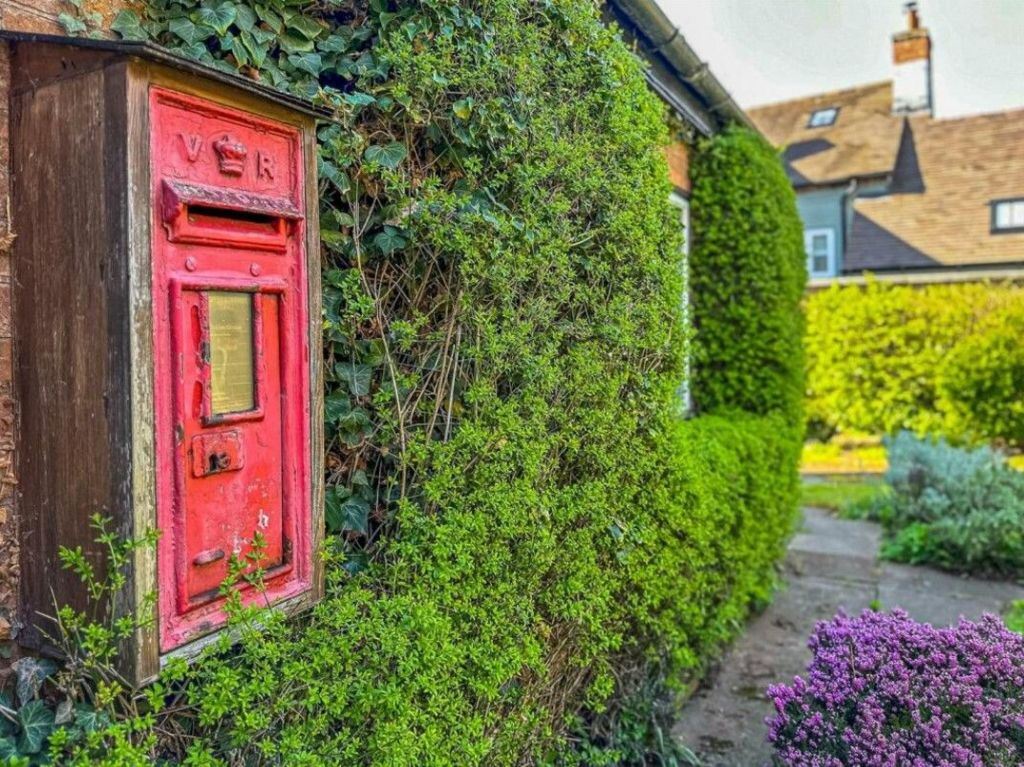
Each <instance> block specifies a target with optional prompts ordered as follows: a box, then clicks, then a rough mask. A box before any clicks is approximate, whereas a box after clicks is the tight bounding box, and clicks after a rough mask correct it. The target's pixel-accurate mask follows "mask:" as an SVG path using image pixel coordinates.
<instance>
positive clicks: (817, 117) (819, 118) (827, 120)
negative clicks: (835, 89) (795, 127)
mask: <svg viewBox="0 0 1024 767" xmlns="http://www.w3.org/2000/svg"><path fill="white" fill-rule="evenodd" d="M838 114H839V107H829V108H828V109H816V110H815V111H813V112H811V119H810V120H808V121H807V127H808V128H825V127H827V126H829V125H832V124H834V123H835V121H836V116H837V115H838Z"/></svg>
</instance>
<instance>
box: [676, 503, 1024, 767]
mask: <svg viewBox="0 0 1024 767" xmlns="http://www.w3.org/2000/svg"><path fill="white" fill-rule="evenodd" d="M879 534H880V531H879V528H878V526H877V525H875V524H873V523H870V522H851V521H847V520H842V519H838V518H836V517H833V516H831V515H830V514H828V513H827V512H824V511H819V510H817V509H805V510H804V525H803V529H802V531H801V532H800V533H799V534H798V535H796V536H795V537H794V538H793V542H792V543H791V544H790V547H789V556H788V557H787V558H786V563H785V577H786V580H787V581H788V584H789V585H788V588H787V589H786V590H785V591H782V592H780V593H779V594H777V595H776V598H775V601H774V602H773V604H772V605H771V607H769V608H768V610H766V611H765V612H764V613H763V614H761V615H759V616H757V617H756V618H755V619H754V620H753V621H751V623H750V624H749V625H748V627H747V630H746V633H745V634H744V635H743V636H742V637H741V638H740V639H739V640H738V641H737V642H736V643H735V644H734V645H733V647H732V648H731V649H730V650H729V652H728V653H727V654H726V655H725V656H724V657H723V658H722V660H721V662H720V663H719V664H718V668H717V669H716V670H715V671H714V672H713V673H712V675H711V677H710V679H709V680H708V684H709V685H710V686H708V687H706V688H705V689H702V690H700V691H699V692H698V693H697V694H696V695H695V696H694V698H692V699H691V700H690V701H689V702H688V703H687V705H686V707H685V708H684V709H683V715H682V718H681V719H680V721H679V723H678V724H677V725H676V728H675V735H676V736H677V737H678V738H679V739H680V740H681V741H682V742H683V743H684V744H686V745H687V746H689V747H690V748H691V749H692V750H693V751H694V752H695V753H696V754H697V755H698V756H699V757H700V758H701V760H702V762H703V764H704V767H765V765H768V764H769V759H770V750H769V748H768V746H767V744H766V743H765V741H764V736H765V726H764V719H765V717H766V716H769V715H770V714H771V713H772V707H771V705H770V704H769V703H768V702H767V699H766V698H765V689H766V688H767V687H768V685H769V684H772V683H773V682H780V681H789V680H791V679H792V678H793V677H794V676H795V675H796V674H802V673H803V672H804V671H805V669H806V666H807V663H808V662H809V661H810V652H809V651H808V650H807V646H806V642H807V637H808V636H809V635H810V633H811V629H812V628H813V627H814V623H815V622H816V621H818V620H823V619H827V618H830V617H831V616H832V615H834V614H835V612H836V610H838V609H839V608H840V607H842V608H844V609H845V610H846V611H847V612H850V613H857V612H860V611H861V610H862V609H864V608H865V607H868V606H869V605H870V604H871V603H872V602H873V601H874V600H877V601H878V602H879V603H881V606H882V608H883V609H891V608H893V607H902V608H903V609H904V610H906V611H907V612H908V613H910V615H911V617H913V618H915V619H917V620H920V621H926V622H928V623H932V624H933V625H937V626H945V625H949V624H951V623H955V622H956V621H957V619H958V618H959V617H960V616H961V615H963V616H965V617H967V618H978V617H980V616H981V614H982V613H985V612H994V613H999V612H1001V611H1002V609H1003V608H1004V607H1005V606H1006V604H1007V603H1009V602H1010V601H1012V600H1014V599H1024V588H1021V587H1019V586H1016V585H1014V584H1010V583H998V582H992V581H982V580H976V579H968V578H961V577H957V576H954V575H949V574H946V573H941V572H938V571H936V570H931V569H929V568H924V567H909V566H906V565H896V564H892V563H889V562H879V561H878V560H877V559H876V556H875V555H876V553H877V552H878V543H879Z"/></svg>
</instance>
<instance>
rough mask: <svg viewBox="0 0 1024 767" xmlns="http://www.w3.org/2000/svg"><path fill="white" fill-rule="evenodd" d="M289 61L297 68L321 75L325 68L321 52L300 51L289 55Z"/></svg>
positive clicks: (316, 75) (314, 75)
mask: <svg viewBox="0 0 1024 767" xmlns="http://www.w3.org/2000/svg"><path fill="white" fill-rule="evenodd" d="M288 63H289V64H291V65H292V66H293V67H295V68H296V69H299V70H302V71H303V72H308V73H309V74H311V75H313V77H319V76H320V72H321V71H322V70H323V68H324V61H323V59H322V58H321V57H320V54H319V53H299V54H294V55H291V56H289V57H288Z"/></svg>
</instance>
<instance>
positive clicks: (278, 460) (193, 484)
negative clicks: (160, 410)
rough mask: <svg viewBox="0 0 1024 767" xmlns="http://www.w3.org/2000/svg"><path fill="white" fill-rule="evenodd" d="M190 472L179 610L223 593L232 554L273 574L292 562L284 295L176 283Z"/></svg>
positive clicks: (184, 443)
mask: <svg viewBox="0 0 1024 767" xmlns="http://www.w3.org/2000/svg"><path fill="white" fill-rule="evenodd" d="M176 293H177V296H176V301H175V303H176V304H177V311H176V313H177V315H178V320H179V323H180V326H179V328H178V329H177V330H178V332H176V344H175V345H176V346H178V347H179V349H176V355H175V356H176V357H178V359H180V361H181V366H180V368H179V371H180V376H181V378H180V381H179V382H178V385H177V386H176V387H175V388H176V390H177V392H178V393H179V396H180V397H181V398H182V402H181V407H180V408H179V411H180V416H181V418H180V423H181V424H182V426H183V434H182V439H181V441H180V442H179V446H178V450H179V457H178V465H179V467H181V469H184V470H183V471H181V474H182V475H183V477H182V479H183V482H182V487H181V498H180V501H179V502H180V504H181V511H182V513H181V514H180V515H179V519H180V524H182V525H183V526H184V530H183V531H182V532H183V535H182V540H183V541H184V546H183V547H182V556H181V557H180V558H181V560H182V561H181V562H180V563H179V564H180V566H181V576H179V577H180V578H182V580H183V581H184V583H183V584H179V592H180V595H179V598H180V599H181V602H180V604H179V609H181V610H182V611H185V610H188V609H190V608H192V607H195V606H198V605H201V604H205V603H207V602H209V601H211V600H213V599H216V598H217V596H218V589H219V587H220V585H221V584H222V583H223V582H224V580H225V578H227V576H228V564H229V562H230V560H231V558H232V557H236V558H238V559H239V560H240V561H241V563H243V564H247V566H246V569H247V570H250V571H251V570H252V569H254V568H255V567H257V566H258V567H260V568H262V569H263V570H265V571H266V577H267V578H273V577H276V576H279V575H281V574H282V573H283V571H284V570H285V569H286V568H287V567H288V566H289V565H290V562H289V560H288V557H287V556H286V554H287V552H286V540H287V538H286V535H285V530H284V507H283V492H282V488H283V486H284V476H283V469H284V465H285V463H284V456H283V455H282V444H283V439H284V435H283V433H282V421H281V391H280V388H281V387H280V381H281V354H280V332H279V331H280V329H279V311H278V302H279V294H277V293H272V292H268V291H258V290H257V291H251V290H239V289H231V287H230V286H227V287H222V286H218V287H213V288H208V289H204V288H203V287H195V286H181V287H180V288H179V290H177V291H176Z"/></svg>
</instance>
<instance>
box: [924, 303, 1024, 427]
mask: <svg viewBox="0 0 1024 767" xmlns="http://www.w3.org/2000/svg"><path fill="white" fill-rule="evenodd" d="M1022 338H1024V301H1019V302H1015V303H1011V304H1007V305H1006V306H1003V307H1000V308H998V309H996V310H994V311H993V312H992V313H991V314H988V315H987V316H986V317H984V318H983V319H982V320H981V321H979V322H978V324H977V326H976V327H975V329H974V332H973V333H971V334H970V335H968V336H966V337H965V338H963V339H962V340H961V341H960V342H959V343H957V344H956V346H954V347H953V350H952V351H951V352H950V354H949V356H948V357H947V358H946V359H945V360H944V364H943V365H942V366H941V367H940V368H939V370H938V375H937V378H938V384H937V385H938V392H939V406H940V409H941V410H943V411H945V412H947V413H948V419H949V422H950V430H951V431H952V432H953V433H955V434H961V435H964V436H965V437H966V438H968V439H971V440H983V439H999V440H1003V441H1005V442H1008V443H1012V444H1014V445H1021V444H1024V397H1022V396H1021V392H1024V344H1022V343H1021V339H1022Z"/></svg>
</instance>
